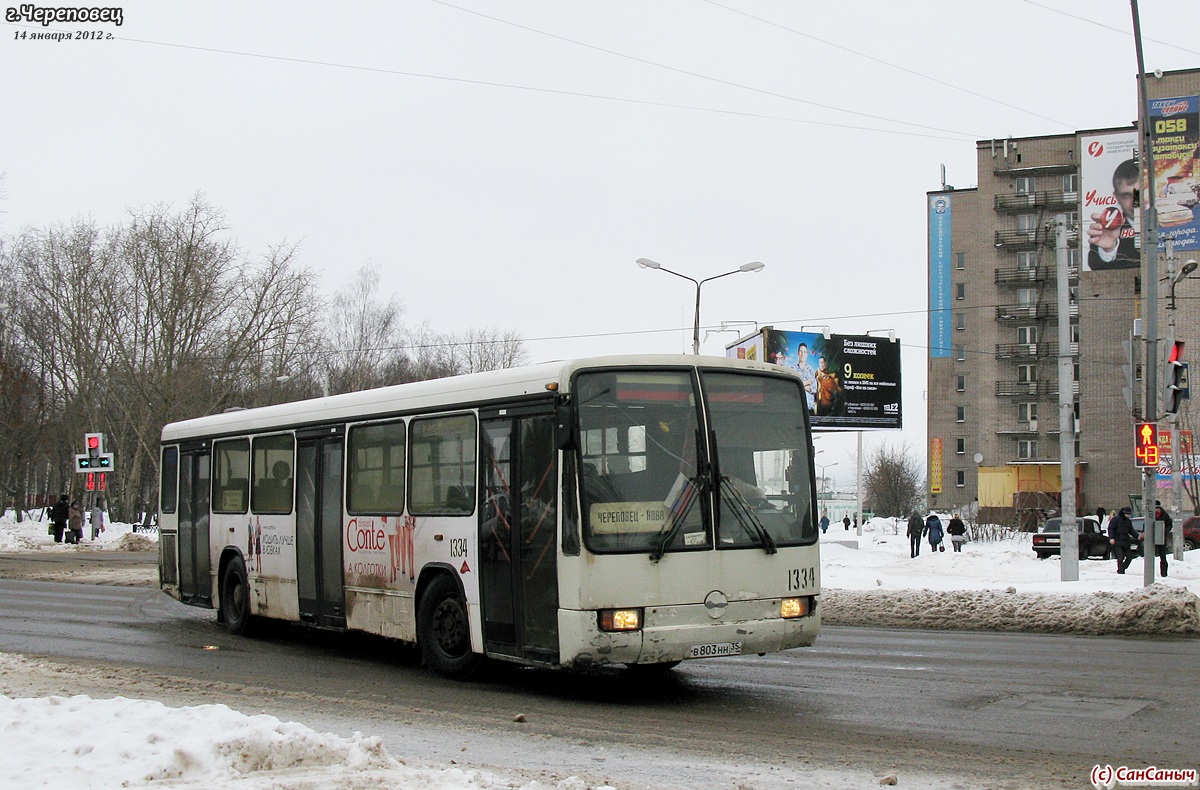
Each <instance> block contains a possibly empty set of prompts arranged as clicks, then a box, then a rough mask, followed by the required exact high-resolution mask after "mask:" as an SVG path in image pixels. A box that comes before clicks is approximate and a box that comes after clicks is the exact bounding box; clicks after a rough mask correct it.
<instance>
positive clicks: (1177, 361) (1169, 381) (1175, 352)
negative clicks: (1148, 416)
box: [1163, 337, 1188, 414]
mask: <svg viewBox="0 0 1200 790" xmlns="http://www.w3.org/2000/svg"><path fill="white" fill-rule="evenodd" d="M1163 382H1164V384H1165V387H1164V388H1163V412H1164V413H1165V414H1178V413H1179V407H1180V406H1182V405H1183V399H1184V398H1186V397H1188V365H1187V363H1186V362H1184V361H1183V341H1182V340H1176V339H1175V338H1173V337H1172V338H1171V339H1170V340H1169V341H1168V343H1167V367H1166V370H1164V371H1163Z"/></svg>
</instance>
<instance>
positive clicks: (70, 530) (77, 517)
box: [66, 500, 83, 546]
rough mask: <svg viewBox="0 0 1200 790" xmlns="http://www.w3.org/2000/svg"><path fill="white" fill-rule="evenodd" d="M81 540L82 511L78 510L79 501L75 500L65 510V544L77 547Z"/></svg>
mask: <svg viewBox="0 0 1200 790" xmlns="http://www.w3.org/2000/svg"><path fill="white" fill-rule="evenodd" d="M82 538H83V511H82V510H80V509H79V500H75V501H73V502H72V503H71V505H70V507H68V508H67V534H66V539H67V543H72V544H74V545H76V546H77V545H79V541H80V540H81V539H82Z"/></svg>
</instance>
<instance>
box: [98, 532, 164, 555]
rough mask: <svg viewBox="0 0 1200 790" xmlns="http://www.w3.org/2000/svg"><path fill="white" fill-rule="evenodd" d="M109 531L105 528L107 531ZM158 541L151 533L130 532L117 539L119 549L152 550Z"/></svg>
mask: <svg viewBox="0 0 1200 790" xmlns="http://www.w3.org/2000/svg"><path fill="white" fill-rule="evenodd" d="M107 531H108V530H105V532H107ZM157 542H158V541H156V540H154V539H153V538H151V537H150V536H149V535H144V534H138V533H135V532H128V533H126V534H124V535H122V536H121V539H120V540H118V541H117V549H119V550H120V551H150V550H151V549H153V548H154V547H155V545H156V544H157Z"/></svg>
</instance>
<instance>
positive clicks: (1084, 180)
mask: <svg viewBox="0 0 1200 790" xmlns="http://www.w3.org/2000/svg"><path fill="white" fill-rule="evenodd" d="M1147 93H1148V95H1149V96H1150V97H1151V99H1152V102H1151V103H1152V104H1154V102H1153V100H1154V99H1166V98H1172V97H1187V98H1188V102H1185V103H1184V104H1180V105H1179V106H1175V105H1176V104H1178V103H1161V102H1160V103H1159V104H1158V105H1156V109H1155V110H1154V111H1152V115H1151V119H1152V123H1155V124H1156V129H1157V131H1158V132H1159V133H1160V134H1159V136H1158V137H1157V138H1155V140H1156V142H1155V145H1154V149H1155V151H1156V153H1155V156H1156V157H1158V156H1159V154H1158V153H1157V152H1158V151H1160V150H1161V151H1162V152H1163V156H1162V157H1160V159H1161V160H1162V161H1156V167H1155V171H1156V174H1157V176H1156V184H1155V186H1156V192H1158V194H1159V195H1160V198H1159V202H1158V206H1159V212H1160V226H1162V228H1163V230H1164V231H1166V230H1168V228H1167V226H1166V225H1164V222H1166V221H1168V217H1169V221H1170V222H1171V223H1172V228H1171V230H1172V231H1173V232H1174V233H1175V236H1176V247H1177V249H1176V251H1175V254H1174V258H1175V260H1174V261H1173V262H1171V263H1170V264H1169V263H1168V262H1167V261H1166V260H1165V255H1163V254H1162V253H1160V254H1159V264H1158V268H1159V274H1160V276H1162V277H1165V276H1167V273H1168V271H1169V267H1170V266H1175V267H1180V266H1182V264H1183V263H1184V262H1186V261H1187V260H1188V259H1193V258H1200V249H1198V247H1200V230H1198V228H1200V205H1197V202H1198V201H1200V161H1198V159H1200V152H1198V151H1197V150H1196V147H1195V145H1194V141H1195V140H1196V134H1197V130H1196V129H1194V128H1189V127H1191V126H1198V125H1200V123H1197V122H1196V120H1195V118H1196V116H1195V114H1194V110H1195V107H1196V102H1195V99H1196V97H1197V95H1198V94H1200V70H1198V69H1189V70H1186V71H1176V72H1168V73H1162V74H1156V75H1148V85H1147ZM1184 105H1186V106H1184ZM1164 107H1165V109H1164ZM1181 107H1182V108H1183V109H1182V110H1181V109H1180V108H1181ZM1160 111H1161V112H1164V113H1168V114H1172V115H1171V116H1170V117H1168V116H1167V115H1163V116H1161V117H1159V116H1155V113H1156V112H1160ZM1136 115H1137V113H1136V108H1130V111H1129V116H1133V117H1136ZM1120 120H1121V119H1120V118H1115V119H1114V121H1115V122H1118V121H1120ZM1176 132H1178V134H1175V133H1176ZM1138 140H1139V135H1138V133H1137V127H1136V124H1126V125H1124V126H1114V127H1111V128H1108V129H1097V130H1081V131H1077V132H1075V133H1072V134H1065V135H1051V136H1041V137H1023V138H1006V139H995V140H981V141H979V142H978V143H977V144H976V161H977V168H978V173H977V186H975V187H971V188H969V189H955V188H953V187H951V186H947V185H944V186H943V187H942V188H941V189H938V190H934V191H931V192H928V193H927V198H928V223H929V290H928V295H929V296H928V298H929V311H930V323H929V335H928V340H929V342H928V348H929V351H928V358H927V367H928V382H929V384H928V386H929V389H928V395H927V427H928V435H929V448H928V456H927V462H928V467H927V468H928V480H929V503H930V505H931V506H932V507H936V508H937V509H940V510H961V511H966V512H975V510H976V508H978V510H979V515H980V517H981V518H985V519H988V520H990V521H995V522H998V523H1025V524H1032V523H1034V522H1035V521H1036V520H1037V519H1038V518H1039V517H1040V516H1041V515H1043V514H1044V513H1045V511H1048V510H1057V509H1058V508H1059V507H1060V492H1061V490H1062V485H1061V474H1060V466H1059V457H1060V453H1059V448H1060V424H1061V423H1062V419H1061V417H1062V410H1061V407H1060V395H1059V392H1060V387H1059V364H1060V358H1061V357H1062V356H1065V355H1066V354H1067V353H1069V358H1070V366H1071V370H1072V377H1071V378H1072V381H1071V384H1070V386H1071V402H1072V406H1071V414H1072V415H1073V417H1074V420H1073V423H1074V424H1073V426H1071V427H1072V428H1073V429H1074V452H1075V458H1076V469H1075V478H1076V494H1077V502H1076V504H1077V507H1078V508H1079V512H1081V513H1082V512H1090V511H1095V510H1096V508H1098V507H1105V508H1108V509H1113V508H1116V507H1120V506H1121V505H1124V504H1127V503H1128V495H1129V494H1136V493H1139V492H1140V490H1141V483H1140V475H1139V472H1138V470H1137V469H1136V468H1135V466H1134V462H1133V418H1134V415H1135V410H1137V409H1139V408H1140V406H1141V398H1140V396H1139V392H1140V391H1144V388H1145V384H1144V383H1143V382H1142V381H1141V380H1140V375H1141V371H1142V369H1143V367H1142V364H1140V363H1141V362H1142V361H1143V360H1141V359H1140V357H1138V356H1137V355H1138V354H1140V353H1143V352H1144V343H1143V342H1141V341H1139V340H1138V339H1137V338H1134V339H1133V340H1132V346H1131V347H1132V348H1133V350H1134V351H1133V353H1134V354H1135V363H1134V366H1133V371H1134V374H1135V375H1137V376H1138V377H1139V380H1138V381H1136V382H1135V383H1134V386H1133V388H1132V389H1133V390H1134V392H1133V393H1132V394H1131V395H1130V396H1127V395H1126V393H1125V392H1123V390H1124V389H1126V374H1125V368H1126V365H1127V361H1126V360H1127V353H1126V349H1125V345H1124V344H1125V342H1126V341H1130V340H1131V332H1132V330H1133V327H1134V319H1135V318H1144V317H1145V315H1144V311H1145V310H1146V306H1147V302H1146V295H1147V293H1148V291H1147V289H1146V286H1147V283H1145V282H1144V274H1143V272H1144V269H1145V266H1144V264H1143V263H1141V262H1140V258H1141V256H1140V246H1141V245H1140V238H1139V235H1140V234H1138V233H1137V232H1136V230H1135V227H1134V223H1135V220H1133V219H1132V217H1133V216H1134V215H1135V214H1136V215H1137V216H1139V217H1140V216H1141V212H1140V211H1130V213H1128V214H1127V215H1126V216H1128V217H1130V219H1129V220H1127V221H1126V225H1125V226H1124V229H1123V230H1121V231H1120V236H1121V239H1120V243H1119V250H1120V252H1119V253H1118V252H1116V251H1115V250H1114V251H1112V252H1111V253H1110V252H1109V251H1107V250H1106V251H1104V252H1105V254H1106V255H1109V254H1111V255H1116V256H1117V257H1116V258H1115V259H1114V260H1113V261H1107V260H1104V259H1103V258H1102V257H1097V256H1098V255H1099V253H1098V251H1096V249H1095V247H1097V246H1104V244H1105V243H1106V242H1107V237H1106V240H1105V241H1101V242H1100V243H1099V244H1098V245H1091V244H1089V237H1088V226H1089V225H1090V224H1091V223H1092V222H1093V220H1092V219H1091V216H1092V215H1093V214H1097V213H1100V214H1102V215H1103V212H1104V210H1105V209H1106V208H1109V207H1110V206H1113V207H1114V208H1111V209H1110V214H1111V215H1112V216H1115V217H1121V216H1122V214H1121V210H1122V208H1124V207H1126V206H1127V205H1128V203H1127V204H1120V203H1119V201H1118V200H1117V192H1118V186H1121V185H1119V184H1117V181H1118V180H1119V179H1120V174H1119V173H1118V172H1117V170H1116V169H1114V168H1113V167H1112V165H1109V166H1108V169H1107V170H1106V171H1103V172H1104V175H1103V176H1102V177H1098V176H1097V173H1098V172H1101V171H1099V170H1098V169H1097V168H1098V165H1097V164H1096V163H1097V162H1099V161H1101V158H1102V157H1107V159H1106V160H1105V161H1108V162H1118V161H1120V160H1122V159H1123V158H1132V159H1134V160H1136V162H1138V163H1140V161H1141V158H1142V157H1141V156H1139V155H1138V154H1137V153H1136V151H1135V150H1134V149H1136V147H1137V143H1138ZM1122 150H1124V152H1122ZM1189 152H1190V153H1189ZM1170 157H1174V158H1173V159H1171V158H1170ZM1168 160H1169V161H1168ZM1124 166H1125V167H1126V168H1127V169H1128V168H1130V167H1132V166H1133V163H1125V164H1124ZM1110 174H1111V175H1110ZM1134 180H1135V181H1136V177H1135V178H1134ZM1126 186H1128V189H1126V192H1127V193H1128V194H1127V195H1124V196H1123V199H1127V200H1128V201H1129V202H1132V200H1133V197H1132V195H1133V189H1134V188H1135V187H1136V186H1137V185H1136V184H1132V183H1131V184H1128V185H1126ZM1193 193H1194V194H1195V198H1192V197H1191V195H1192V194H1193ZM1141 197H1142V196H1141V193H1140V190H1139V191H1138V192H1137V201H1138V203H1139V205H1140V204H1141V203H1142V200H1141ZM1168 208H1169V211H1168V210H1167V209H1168ZM1189 212H1192V213H1190V214H1189ZM1058 215H1065V217H1066V249H1065V251H1064V252H1063V253H1062V258H1063V259H1064V260H1065V262H1066V266H1067V273H1068V276H1067V289H1068V291H1067V299H1066V300H1065V305H1066V308H1065V310H1060V303H1061V301H1062V300H1060V289H1059V286H1058V282H1059V267H1058V261H1059V259H1060V256H1059V252H1058V250H1057V249H1056V241H1057V233H1056V230H1055V217H1056V216H1058ZM1109 216H1110V215H1104V217H1105V221H1107V220H1108V217H1109ZM1120 221H1121V220H1120V219H1117V220H1116V222H1118V223H1119V222H1120ZM1138 221H1140V220H1138ZM1116 235H1117V231H1114V233H1113V236H1114V237H1115V236H1116ZM1114 243H1115V241H1114ZM1122 256H1124V257H1122ZM1197 276H1198V275H1192V276H1191V277H1189V278H1186V279H1182V280H1180V281H1179V282H1176V283H1171V282H1162V283H1160V290H1159V294H1160V296H1159V299H1158V301H1157V303H1158V307H1159V327H1160V332H1159V336H1160V338H1162V337H1163V336H1164V335H1165V334H1166V331H1167V327H1168V326H1169V323H1170V319H1172V318H1173V319H1174V321H1175V323H1176V325H1177V327H1178V329H1177V333H1178V334H1179V336H1183V335H1186V334H1188V333H1191V335H1193V336H1194V341H1195V342H1194V345H1193V346H1192V347H1193V348H1194V349H1195V353H1196V355H1197V358H1198V359H1200V279H1197ZM1168 289H1171V290H1173V291H1174V293H1175V297H1176V298H1175V300H1174V308H1175V309H1174V311H1171V310H1169V308H1170V306H1171V300H1169V299H1168V298H1167V297H1168ZM1060 321H1066V322H1067V323H1068V326H1069V349H1067V350H1066V351H1065V352H1064V353H1063V354H1061V355H1060V350H1062V347H1061V344H1060V342H1059V324H1060ZM1164 345H1165V343H1160V348H1161V347H1162V346H1164ZM1197 368H1198V369H1200V365H1198V366H1197ZM1185 404H1186V402H1185ZM1183 417H1184V425H1183V428H1187V427H1188V426H1187V424H1186V420H1187V418H1188V417H1189V414H1188V406H1187V405H1185V406H1184V413H1183ZM1170 428H1171V426H1170V425H1168V424H1166V423H1163V424H1162V425H1161V426H1160V429H1161V430H1169V429H1170ZM1161 484H1162V483H1160V485H1161Z"/></svg>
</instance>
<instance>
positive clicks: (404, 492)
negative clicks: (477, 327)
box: [159, 355, 820, 677]
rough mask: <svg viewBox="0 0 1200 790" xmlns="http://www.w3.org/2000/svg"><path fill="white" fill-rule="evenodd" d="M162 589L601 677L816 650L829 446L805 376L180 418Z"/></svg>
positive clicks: (394, 393)
mask: <svg viewBox="0 0 1200 790" xmlns="http://www.w3.org/2000/svg"><path fill="white" fill-rule="evenodd" d="M161 450H162V466H161V470H162V479H161V489H160V503H159V511H160V512H159V528H160V540H159V551H160V574H161V584H162V589H163V590H164V591H166V592H167V593H168V594H169V595H171V596H172V597H175V598H177V599H178V600H180V601H184V602H186V603H189V604H194V605H196V606H201V607H208V608H215V609H216V610H217V618H218V620H219V621H221V622H223V623H224V624H225V626H226V627H227V628H228V629H229V630H230V631H232V632H233V633H236V634H241V633H246V632H248V631H249V630H250V629H251V628H252V626H253V625H254V624H255V623H256V622H257V621H258V620H259V618H273V619H276V620H282V621H291V622H296V623H307V624H309V625H311V626H314V627H317V628H323V629H331V630H358V631H365V632H369V633H372V634H379V635H382V636H385V637H392V638H395V639H398V640H403V641H405V642H410V643H416V644H417V645H418V646H419V647H420V650H421V654H422V657H423V659H424V661H425V663H426V664H427V665H428V666H429V667H431V668H432V669H433V670H435V671H437V672H440V673H442V674H444V675H447V676H450V677H465V676H466V675H468V674H470V673H471V671H472V670H473V669H474V668H475V667H476V665H477V664H478V663H479V661H480V660H481V659H482V658H483V657H484V656H487V657H491V658H496V659H501V660H506V661H513V662H518V663H522V664H529V665H538V666H551V667H564V668H570V669H586V668H590V667H595V666H599V665H605V664H625V665H628V666H630V667H633V668H647V667H649V668H656V669H664V668H670V667H673V666H675V665H676V664H678V663H679V662H680V661H683V660H685V659H694V658H707V657H713V656H732V655H740V654H749V653H758V654H762V653H768V652H773V651H778V650H785V649H787V648H792V647H798V646H804V645H811V644H812V643H813V641H814V640H815V639H816V635H817V630H818V627H819V624H820V616H819V613H818V609H817V599H818V597H819V593H820V568H819V562H818V548H817V527H816V518H815V517H816V508H815V497H814V478H813V464H812V457H813V455H812V454H813V450H812V442H811V434H810V431H809V424H808V417H807V410H806V408H805V398H804V393H803V391H802V389H801V386H800V382H799V379H798V378H797V377H796V376H794V375H793V374H792V373H790V372H789V371H787V370H786V369H784V368H782V367H780V366H777V365H768V364H764V363H759V362H747V361H744V360H730V359H724V358H717V357H695V356H676V355H661V356H638V357H634V356H621V357H603V358H594V359H583V360H575V361H570V362H555V363H547V364H541V365H535V366H530V367H524V368H516V369H510V370H501V371H495V372H489V373H480V374H474V375H468V376H458V377H454V378H447V379H439V380H434V381H424V382H417V383H413V384H402V385H398V386H392V387H384V388H380V389H375V390H368V391H364V392H354V393H348V394H344V395H335V396H332V397H325V398H318V399H313V400H307V401H301V402H296V403H285V404H281V405H277V406H267V407H264V408H258V409H249V410H237V411H229V412H226V413H223V414H216V415H212V416H208V417H201V418H198V419H193V420H186V421H183V422H177V423H172V424H170V425H167V426H166V427H165V428H163V432H162V448H161Z"/></svg>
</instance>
